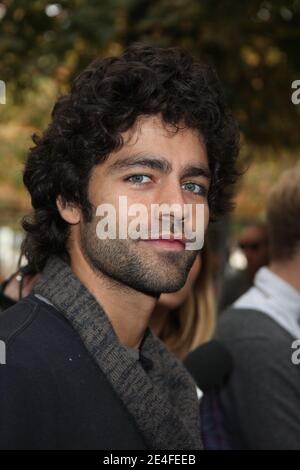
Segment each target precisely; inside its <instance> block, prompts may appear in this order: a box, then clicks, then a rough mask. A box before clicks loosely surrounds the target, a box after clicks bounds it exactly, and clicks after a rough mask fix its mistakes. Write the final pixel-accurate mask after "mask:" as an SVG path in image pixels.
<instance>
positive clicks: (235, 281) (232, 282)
mask: <svg viewBox="0 0 300 470" xmlns="http://www.w3.org/2000/svg"><path fill="white" fill-rule="evenodd" d="M237 246H238V247H239V248H240V250H241V251H242V252H243V253H244V255H245V258H246V260H247V266H246V268H245V269H239V270H236V269H235V270H233V269H232V268H229V269H228V270H225V274H224V279H223V282H222V283H221V288H220V294H219V300H218V311H219V312H221V311H223V310H225V309H226V308H227V307H229V306H230V305H232V304H233V302H234V301H235V300H237V299H238V298H239V297H240V296H241V295H243V294H244V293H245V292H246V291H247V290H248V289H249V288H250V287H251V286H252V284H253V279H254V276H255V274H256V273H257V271H258V270H259V269H260V268H261V267H262V266H266V265H267V264H268V262H269V235H268V228H267V225H266V224H265V223H264V222H260V221H253V222H251V223H250V224H247V225H246V226H245V227H244V228H243V229H242V231H241V233H240V236H239V239H238V243H237Z"/></svg>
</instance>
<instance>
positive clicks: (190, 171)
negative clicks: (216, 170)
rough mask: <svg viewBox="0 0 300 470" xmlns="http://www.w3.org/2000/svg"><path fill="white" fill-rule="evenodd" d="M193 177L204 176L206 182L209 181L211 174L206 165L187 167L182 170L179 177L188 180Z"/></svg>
mask: <svg viewBox="0 0 300 470" xmlns="http://www.w3.org/2000/svg"><path fill="white" fill-rule="evenodd" d="M193 176H204V178H207V179H208V180H210V179H211V172H210V170H209V168H208V166H206V165H187V166H185V167H184V168H183V170H182V174H181V177H182V178H190V177H193Z"/></svg>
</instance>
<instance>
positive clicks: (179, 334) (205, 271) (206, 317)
mask: <svg viewBox="0 0 300 470" xmlns="http://www.w3.org/2000/svg"><path fill="white" fill-rule="evenodd" d="M209 255H210V253H209V248H207V246H204V247H203V249H202V250H201V252H200V254H199V255H198V256H197V258H196V259H195V261H194V264H193V266H192V268H191V271H190V273H189V276H188V278H187V281H186V283H185V285H184V287H183V288H182V289H180V290H179V291H178V292H174V293H170V294H161V296H160V298H159V300H158V303H157V305H156V307H155V309H154V311H153V313H152V317H151V322H150V326H151V328H152V330H153V331H154V333H155V334H156V335H157V336H158V337H159V338H160V339H161V340H162V341H163V342H164V343H165V345H166V346H167V347H168V349H169V350H170V351H172V352H173V353H174V354H175V355H176V356H177V357H178V359H180V360H184V359H185V358H186V356H187V355H188V353H190V352H191V351H193V350H194V349H195V348H196V347H197V346H199V345H200V344H202V343H205V342H206V341H209V340H210V339H211V337H212V336H213V334H214V329H215V323H216V314H215V296H214V286H213V278H212V273H211V265H210V256H209Z"/></svg>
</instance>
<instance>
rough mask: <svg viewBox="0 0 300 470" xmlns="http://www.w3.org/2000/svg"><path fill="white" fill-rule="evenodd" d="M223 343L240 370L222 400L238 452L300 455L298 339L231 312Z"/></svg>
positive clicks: (249, 314)
mask: <svg viewBox="0 0 300 470" xmlns="http://www.w3.org/2000/svg"><path fill="white" fill-rule="evenodd" d="M216 336H217V338H218V339H219V340H220V341H221V342H222V343H223V344H224V345H225V346H226V347H227V348H228V349H229V351H230V353H231V354H232V356H233V361H234V369H233V372H232V374H231V376H230V379H229V381H228V383H227V385H226V386H225V387H224V388H223V389H222V392H221V394H220V399H221V404H222V408H223V411H224V417H225V425H226V430H227V432H228V435H229V437H230V441H231V445H232V447H233V448H234V449H251V450H253V449H272V450H275V449H297V450H299V449H300V365H296V364H293V362H292V353H293V349H292V343H293V341H294V339H295V338H293V337H292V336H291V335H290V334H289V333H288V332H287V331H285V330H284V329H283V328H282V327H281V326H280V325H279V324H277V323H276V322H275V321H274V320H273V319H272V318H270V317H269V316H268V315H266V314H264V313H262V312H259V311H257V310H251V309H246V308H243V309H238V308H234V307H233V308H230V309H228V310H227V311H226V312H225V313H224V314H222V316H221V319H220V322H219V325H218V328H217V335H216Z"/></svg>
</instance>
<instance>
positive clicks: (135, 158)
mask: <svg viewBox="0 0 300 470" xmlns="http://www.w3.org/2000/svg"><path fill="white" fill-rule="evenodd" d="M137 166H143V167H147V168H151V169H152V170H159V171H161V172H162V173H165V174H169V173H171V171H172V169H173V167H172V164H171V163H170V162H169V161H168V160H167V159H166V158H164V157H162V156H159V155H151V154H144V153H142V154H141V153H137V154H133V155H128V156H127V157H125V158H123V159H120V160H117V161H115V162H114V163H112V164H111V165H109V167H108V170H109V171H118V170H128V169H130V168H134V167H137ZM192 176H204V177H205V178H207V179H209V180H210V178H211V173H210V170H209V168H208V167H207V166H206V165H201V164H200V165H187V166H185V167H184V168H183V169H182V171H181V177H182V178H187V177H192Z"/></svg>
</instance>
